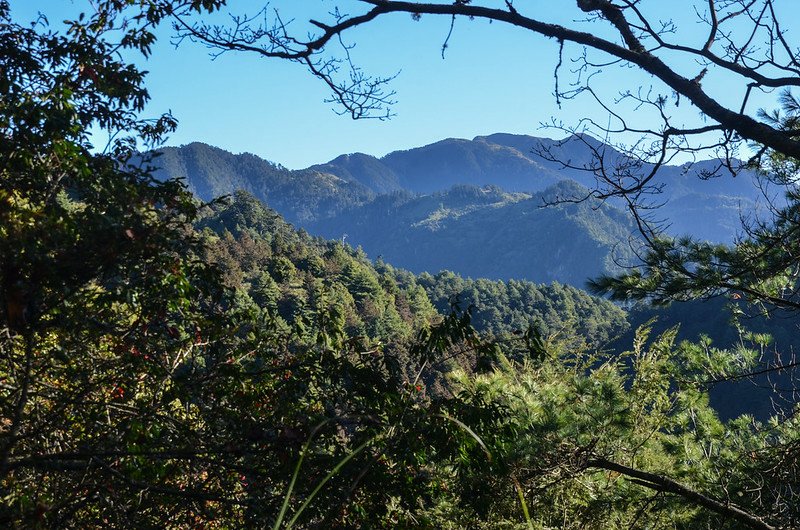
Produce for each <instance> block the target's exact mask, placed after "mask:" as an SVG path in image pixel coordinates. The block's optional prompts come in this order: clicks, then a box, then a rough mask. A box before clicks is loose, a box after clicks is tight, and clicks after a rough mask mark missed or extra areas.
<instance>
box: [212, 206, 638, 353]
mask: <svg viewBox="0 0 800 530" xmlns="http://www.w3.org/2000/svg"><path fill="white" fill-rule="evenodd" d="M198 227H199V228H201V229H204V230H205V233H206V236H207V238H208V241H209V245H210V250H209V254H208V256H207V258H206V259H207V260H208V261H210V262H211V263H214V264H216V265H217V266H218V267H219V268H220V270H221V272H222V274H223V279H224V281H225V283H226V284H227V285H228V286H229V287H232V288H235V289H237V291H238V292H240V293H241V295H242V296H243V297H244V298H243V300H248V303H253V304H255V305H256V306H258V307H260V308H261V309H268V310H271V311H273V312H274V316H275V318H276V322H277V323H278V324H279V325H280V326H281V327H286V326H288V325H289V324H290V323H294V322H296V321H297V319H298V318H300V317H303V316H304V315H307V314H308V313H309V312H312V311H314V310H317V309H319V304H321V303H325V304H334V305H336V306H337V307H338V308H339V311H341V317H342V318H343V322H344V326H345V331H346V332H347V334H348V335H350V336H357V335H363V336H366V337H370V338H372V339H380V340H384V341H390V342H400V343H408V342H409V341H410V340H411V339H412V338H414V337H415V335H416V334H417V333H418V332H419V331H420V330H421V329H423V328H426V327H428V326H429V325H431V324H432V323H434V322H436V320H437V318H441V317H442V316H443V315H447V314H449V313H450V311H451V310H452V306H453V304H456V303H457V304H459V305H460V307H461V308H462V309H464V310H466V309H467V308H469V307H470V306H472V307H473V324H474V325H475V327H476V328H477V329H478V330H479V331H485V332H490V333H491V334H492V335H494V336H496V337H508V336H511V335H513V334H514V333H519V332H524V331H525V330H526V329H528V328H529V327H535V328H537V329H538V330H539V331H540V332H541V333H543V334H544V335H546V336H553V337H557V336H561V338H562V339H564V340H566V338H567V336H569V337H581V339H582V340H583V341H584V342H585V344H586V345H587V346H589V347H601V346H603V345H605V344H606V343H608V341H609V340H611V339H612V338H615V337H617V336H619V335H621V334H622V333H623V332H624V331H626V330H627V322H626V321H625V313H624V312H623V311H622V310H620V309H619V308H617V307H616V306H614V305H613V304H611V303H609V302H607V301H604V300H601V299H599V298H595V297H591V296H588V295H587V294H586V293H585V292H583V291H579V290H578V289H575V288H572V287H568V286H562V285H559V284H556V283H553V284H551V285H541V286H540V285H536V284H533V283H530V282H524V281H512V282H500V281H494V282H492V281H487V280H478V281H473V280H465V279H463V278H461V277H460V276H458V275H456V274H454V273H452V272H441V273H438V274H436V276H432V275H430V274H425V275H422V276H415V275H414V274H411V273H409V272H407V271H404V270H402V269H397V268H395V267H393V266H391V265H390V264H389V263H387V262H384V261H379V262H378V263H377V264H375V265H373V263H372V262H371V261H370V260H369V259H368V258H367V256H366V255H365V254H364V253H363V252H361V251H354V250H353V249H352V247H350V246H349V245H343V244H342V243H341V242H339V241H326V240H324V239H321V238H315V237H312V236H310V235H308V234H307V233H306V232H305V231H302V230H301V231H297V230H295V229H294V228H292V227H291V226H290V225H288V224H287V223H286V222H284V221H283V220H282V219H281V217H280V216H279V215H278V214H277V213H276V212H274V211H272V210H269V209H267V208H266V207H264V205H263V204H262V203H261V202H260V201H258V199H256V198H255V197H254V196H252V195H250V194H248V193H246V192H237V193H236V194H234V197H233V200H232V202H231V203H230V204H228V205H219V206H215V207H214V209H213V210H212V211H210V212H208V213H207V214H206V217H204V218H203V219H201V221H200V222H199V224H198ZM323 300H324V302H323Z"/></svg>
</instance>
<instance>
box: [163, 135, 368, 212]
mask: <svg viewBox="0 0 800 530" xmlns="http://www.w3.org/2000/svg"><path fill="white" fill-rule="evenodd" d="M160 153H161V155H160V156H159V157H157V158H156V159H155V160H154V164H153V165H155V166H156V167H157V168H158V169H157V171H156V173H155V174H156V176H157V177H159V178H175V177H182V178H185V179H186V182H187V184H188V186H189V189H190V190H192V192H194V193H195V194H196V195H197V196H199V197H200V198H202V199H203V200H211V199H213V198H216V197H219V196H222V195H228V194H231V193H233V192H234V191H236V190H246V191H248V192H250V193H252V194H253V195H255V196H256V197H257V198H259V199H261V200H262V201H264V202H266V203H268V204H269V205H270V206H271V207H272V208H274V209H275V210H277V211H278V212H280V213H281V215H283V216H284V217H286V218H287V219H288V220H289V221H292V222H301V223H302V222H307V221H309V220H311V219H315V218H317V217H326V216H328V215H332V214H334V213H336V212H338V211H341V210H342V209H344V208H346V207H349V206H352V205H354V204H361V203H363V202H365V201H367V200H369V199H371V198H372V196H373V193H372V192H371V191H370V190H369V189H367V188H366V187H364V186H362V185H361V184H359V183H358V182H347V181H345V180H343V179H342V178H340V177H337V176H334V175H331V174H329V173H323V172H320V171H315V170H311V169H306V170H301V171H291V170H288V169H286V168H284V167H283V166H280V165H278V164H274V163H272V162H268V161H266V160H264V159H262V158H259V157H257V156H255V155H252V154H248V153H244V154H239V155H235V154H232V153H229V152H227V151H224V150H222V149H219V148H216V147H212V146H209V145H206V144H202V143H192V144H189V145H185V146H182V147H166V148H163V149H162V150H161V151H160Z"/></svg>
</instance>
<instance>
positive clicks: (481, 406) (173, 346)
mask: <svg viewBox="0 0 800 530" xmlns="http://www.w3.org/2000/svg"><path fill="white" fill-rule="evenodd" d="M222 3H223V2H221V1H213V0H207V1H202V2H201V1H195V0H180V1H166V2H150V1H148V2H118V1H116V0H107V1H105V0H104V1H99V2H96V3H95V4H96V13H93V14H91V15H89V16H88V17H85V18H81V19H78V20H77V21H75V22H74V23H72V24H71V25H70V26H69V31H68V32H66V33H60V32H56V31H54V30H51V29H50V28H49V26H48V25H47V24H46V23H44V22H41V23H39V24H37V25H35V26H33V27H30V26H25V25H20V24H18V23H16V22H15V21H14V20H13V18H12V17H11V14H10V12H9V6H8V4H7V3H6V2H5V1H4V0H0V19H1V20H2V24H0V47H2V50H3V55H2V56H3V62H2V69H0V89H1V90H2V92H0V94H1V97H2V105H0V123H1V124H2V127H3V140H4V141H3V142H2V143H1V144H0V171H1V172H2V180H1V181H0V257H2V259H0V315H1V316H2V321H0V331H1V332H2V333H0V493H1V494H2V503H1V504H0V523H2V525H3V526H4V527H9V528H26V527H27V528H242V527H256V528H264V527H267V528H269V527H271V528H274V529H276V530H277V529H282V528H381V527H384V528H398V527H399V528H598V529H599V528H715V529H721V528H742V527H750V528H765V529H768V528H794V527H797V521H798V518H799V517H800V513H798V511H799V510H800V504H799V503H797V502H796V501H797V486H798V478H797V477H798V447H800V446H799V444H800V442H799V441H798V432H799V431H798V427H799V426H798V418H797V417H796V415H794V414H791V413H790V414H783V415H780V414H778V415H774V416H773V417H771V418H769V419H768V420H766V421H756V420H755V419H754V418H753V417H751V416H748V415H742V416H739V417H737V418H735V419H733V420H731V421H728V422H722V421H720V420H719V418H718V416H717V414H716V413H715V411H714V410H713V409H712V408H711V407H710V406H709V396H708V392H707V389H708V386H709V384H710V383H712V382H714V381H717V380H724V379H736V378H739V377H744V376H745V374H747V373H748V372H751V371H757V370H760V369H761V367H760V366H758V365H757V360H758V356H759V353H760V352H759V349H758V346H759V344H760V343H761V342H763V341H761V340H760V338H759V337H755V336H754V337H751V339H752V340H751V341H749V342H752V344H753V347H752V348H751V347H748V342H747V341H742V342H740V344H739V345H738V346H737V347H735V348H732V349H726V350H718V349H714V348H711V347H708V345H707V344H705V343H700V344H691V343H682V344H676V340H675V333H676V331H675V330H674V329H671V330H667V331H665V332H664V333H662V334H660V335H652V334H650V333H648V329H647V326H645V327H644V328H641V329H640V330H639V331H638V332H637V333H636V335H635V337H634V338H633V339H632V341H631V344H629V345H628V347H627V348H626V350H627V351H625V352H623V353H619V354H610V353H605V352H604V350H603V349H602V348H600V347H599V346H602V344H603V343H604V342H605V341H607V340H608V339H609V338H611V337H613V336H615V335H617V334H618V333H620V332H622V331H623V330H624V327H625V324H624V320H623V314H622V312H621V311H620V310H619V309H618V308H616V307H614V306H612V305H610V304H609V303H608V302H606V301H601V300H598V299H594V298H591V297H588V296H586V295H583V294H581V293H579V292H577V291H576V290H574V289H571V288H566V287H562V286H559V285H551V286H549V287H541V286H536V285H533V284H528V283H524V282H508V283H499V282H487V281H472V280H464V279H461V278H460V277H457V276H455V275H452V274H448V273H442V274H439V275H437V276H431V275H423V276H414V275H412V274H410V273H406V272H403V271H400V270H396V269H394V268H392V267H391V266H390V265H388V264H386V263H380V262H379V263H377V264H376V265H374V266H373V265H372V264H371V263H370V262H369V261H368V260H366V259H365V257H364V256H363V254H361V253H359V252H357V251H352V250H351V249H349V248H348V247H345V246H343V245H342V244H341V243H338V242H325V241H322V240H319V239H313V238H311V237H309V236H308V235H307V234H305V233H303V232H297V231H295V230H293V229H291V228H290V227H289V226H288V225H286V224H285V223H284V222H283V221H282V220H281V219H280V218H278V217H277V216H276V215H275V214H274V213H273V212H271V211H270V210H267V209H265V208H263V207H262V206H261V205H260V203H259V202H258V201H256V200H254V199H253V198H252V196H249V195H247V194H237V195H236V196H235V197H234V198H233V200H232V201H231V202H224V201H217V202H215V203H213V204H211V205H205V206H204V205H200V204H199V203H198V202H197V201H196V199H195V198H194V197H193V196H192V195H191V194H190V193H189V192H188V191H186V190H185V189H184V188H183V186H182V185H181V184H180V183H179V182H176V181H166V182H162V181H159V180H157V179H155V178H154V177H152V176H151V174H150V172H149V171H148V170H147V169H146V168H145V169H142V168H141V164H140V162H141V158H140V157H139V156H138V154H137V153H138V152H139V151H140V150H141V148H142V147H145V148H151V147H154V146H155V145H156V144H157V143H158V141H159V140H160V139H161V138H163V135H164V134H166V133H168V132H169V131H170V130H171V129H172V128H173V127H174V125H175V123H174V121H173V120H172V119H171V117H169V116H164V117H162V118H160V119H158V120H155V121H147V120H142V119H141V118H140V116H139V113H140V112H141V111H142V109H143V107H144V105H145V103H146V102H147V100H148V94H147V92H146V90H145V88H144V86H143V78H142V73H141V72H140V71H139V70H137V69H136V68H135V67H134V66H132V65H130V64H128V63H126V62H125V61H123V60H121V59H120V58H119V57H118V55H117V54H116V51H117V50H118V49H120V47H121V49H124V50H126V54H129V53H130V54H132V53H134V52H137V51H138V52H141V53H144V54H147V53H148V52H149V46H150V44H151V42H152V39H153V35H152V34H151V31H152V29H153V28H154V26H155V25H156V24H158V23H159V22H161V21H163V20H164V19H165V18H169V17H172V16H175V14H176V13H177V14H178V15H181V16H183V15H188V14H191V13H194V14H200V15H202V14H205V13H207V12H208V11H212V10H214V9H215V8H217V7H219V6H220V5H221V4H222ZM374 4H376V5H377V6H379V8H380V6H383V5H384V4H395V5H399V4H400V3H397V2H374ZM468 4H469V3H468V2H456V3H455V4H452V7H453V8H457V9H461V8H467V7H470V6H469V5H468ZM578 4H579V5H583V6H584V7H586V9H589V8H590V7H591V5H599V6H601V7H602V6H605V8H606V9H607V10H608V9H611V7H609V6H611V4H609V3H607V2H604V1H602V0H599V1H598V2H578ZM443 6H445V7H451V5H450V4H448V5H444V4H443ZM384 7H385V6H384ZM507 7H508V11H503V12H505V13H509V16H516V10H515V9H514V8H513V7H512V6H511V4H510V3H509V4H507ZM381 9H383V8H381ZM613 13H614V12H611V15H613ZM611 15H608V16H609V17H611ZM639 52H640V51H639V50H638V48H637V53H639ZM642 53H643V52H642ZM790 110H791V109H790ZM93 126H94V127H99V128H100V129H103V130H105V131H107V132H109V133H110V134H111V138H112V141H111V144H110V146H109V148H108V149H107V150H105V151H103V152H98V151H96V150H94V149H93V147H92V145H91V143H90V139H89V136H88V131H89V129H90V127H93ZM787 126H788V125H787ZM143 144H144V145H143ZM768 145H769V144H768ZM779 145H780V144H779ZM770 147H771V148H773V149H774V147H773V146H771V145H770ZM789 154H793V153H789ZM132 160H136V164H131V163H130V162H131V161H132ZM772 160H773V161H775V163H776V164H777V163H781V164H784V163H790V162H791V161H790V160H786V159H783V158H781V152H780V151H779V152H777V153H775V154H773V158H772ZM790 199H792V205H795V204H796V197H794V196H791V195H790ZM793 212H794V210H792V209H791V208H790V209H789V210H787V211H786V212H784V213H785V218H784V217H782V218H780V219H779V221H778V222H777V223H776V225H775V226H769V227H766V229H767V230H771V229H774V231H773V232H763V233H759V234H756V235H757V236H763V237H764V238H766V236H767V235H774V233H775V231H777V232H780V233H781V234H783V235H786V234H785V233H784V232H781V230H783V229H784V228H786V225H787V223H792V222H794V219H795V217H794V216H793V215H794V214H793ZM790 214H791V215H790ZM791 226H793V225H791ZM768 242H769V241H765V240H762V239H759V238H758V237H755V238H754V239H753V240H752V241H747V242H745V243H743V244H742V245H740V246H736V247H732V248H731V247H718V246H711V247H707V246H702V245H701V244H699V243H696V242H690V241H683V242H673V241H671V240H670V241H668V240H659V241H658V242H657V243H658V244H657V245H654V246H653V248H652V249H651V250H652V251H653V253H652V254H648V255H647V256H645V257H646V258H647V266H646V267H645V268H644V269H642V270H641V271H638V272H633V273H631V274H629V275H628V276H625V277H613V278H612V277H608V278H604V279H601V280H599V281H598V282H597V285H596V286H597V288H598V289H601V290H602V289H605V290H607V291H610V292H611V293H613V294H614V295H615V296H619V297H622V296H623V295H629V296H630V297H640V298H646V296H645V294H646V293H648V292H651V293H652V295H654V296H655V297H656V299H657V300H661V301H664V300H666V299H668V298H670V297H678V296H679V295H682V296H689V295H690V294H692V293H696V294H700V293H705V294H708V292H709V291H708V290H709V289H710V288H711V287H709V286H713V285H717V284H715V283H714V282H717V283H719V282H721V281H726V282H732V284H733V287H732V288H737V289H739V290H745V289H747V293H748V296H750V297H752V299H753V300H759V299H760V300H761V301H763V302H765V303H767V302H769V303H771V304H773V306H774V305H783V306H788V305H790V304H792V303H796V301H795V299H794V298H792V297H791V296H785V297H783V298H782V297H781V296H779V294H780V293H783V291H781V292H780V293H779V294H774V292H773V289H774V288H776V285H773V284H770V283H768V281H769V280H771V279H773V278H778V279H779V280H780V281H781V282H783V283H782V284H781V285H780V286H777V287H780V288H781V289H783V288H784V286H785V282H786V281H789V280H791V281H795V278H794V276H791V275H790V274H789V273H788V272H786V267H787V263H786V262H787V260H788V261H789V262H790V263H793V262H791V259H790V258H789V257H787V256H786V255H784V253H785V252H786V247H783V248H778V249H775V250H774V251H772V247H770V250H771V251H770V252H763V246H764V245H767V244H768ZM788 242H795V243H796V241H795V240H791V241H788ZM675 245H683V246H685V247H687V248H686V251H687V252H689V253H690V254H689V256H688V258H687V259H692V260H694V261H695V263H694V264H693V265H691V266H684V261H680V260H676V259H674V258H675V252H677V251H676V249H675V248H674V246H675ZM758 245H761V247H758ZM756 248H758V249H760V252H758V253H757V255H759V256H762V258H763V260H764V261H763V262H757V261H754V260H753V256H752V254H749V252H751V251H753V250H754V249H756ZM791 248H794V247H791ZM723 265H725V266H728V267H739V269H737V272H738V274H737V275H736V276H735V277H733V278H730V277H727V276H726V277H725V278H723V279H720V277H719V276H715V272H718V269H717V268H718V267H721V266H723ZM781 265H783V267H782V268H781ZM715 267H716V268H715ZM753 267H755V268H756V269H758V270H759V271H767V272H770V273H771V276H770V277H769V278H767V279H766V280H765V279H764V278H763V277H760V276H757V277H753V276H752V275H750V276H748V275H747V273H748V272H751V271H753ZM759 267H761V268H760V269H759ZM695 273H697V274H695ZM682 274H683V275H682ZM759 281H760V282H761V283H759ZM776 281H777V280H776ZM765 282H766V283H765ZM453 288H455V289H457V290H458V289H460V291H461V293H462V296H463V300H461V302H462V305H461V306H459V305H457V304H455V303H453V304H451V303H450V299H449V296H448V292H449V291H450V290H451V289H453ZM483 296H488V297H490V298H491V301H490V303H488V304H487V303H484V301H483V300H482V297H483ZM770 296H771V297H772V298H768V297H770ZM759 297H760V298H759ZM446 298H447V302H445V299H446ZM464 302H466V305H463V303H464ZM470 303H474V304H475V306H476V308H475V309H474V310H473V309H472V308H470V307H469V304H470ZM448 306H449V307H448ZM501 320H502V323H500V321H501ZM473 323H475V324H477V325H479V326H480V328H481V329H482V332H479V331H476V329H475V328H474V326H473Z"/></svg>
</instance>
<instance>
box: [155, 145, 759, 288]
mask: <svg viewBox="0 0 800 530" xmlns="http://www.w3.org/2000/svg"><path fill="white" fill-rule="evenodd" d="M596 153H601V154H602V155H603V157H604V159H605V160H607V161H611V162H614V161H619V160H622V159H623V155H622V154H621V153H619V152H618V151H616V150H615V149H614V148H613V147H611V146H607V145H605V144H603V143H602V142H600V141H598V140H596V139H594V138H591V137H589V136H586V135H576V136H572V137H568V138H565V139H563V140H551V139H545V138H535V137H532V136H524V135H511V134H492V135H488V136H478V137H476V138H474V139H472V140H465V139H452V138H451V139H446V140H442V141H440V142H436V143H433V144H430V145H427V146H423V147H419V148H415V149H409V150H404V151H395V152H392V153H389V154H388V155H386V156H384V157H381V158H377V157H373V156H370V155H367V154H363V153H354V154H345V155H341V156H338V157H336V158H334V159H333V160H331V161H329V162H327V163H325V164H318V165H314V166H311V167H309V168H306V169H302V170H289V169H287V168H284V167H283V166H281V165H279V164H275V163H273V162H269V161H266V160H263V159H261V158H259V157H257V156H255V155H252V154H238V155H236V154H232V153H229V152H227V151H224V150H222V149H218V148H215V147H211V146H208V145H205V144H201V143H192V144H189V145H186V146H182V147H168V148H164V149H163V150H161V152H160V156H159V157H158V158H157V159H156V161H155V162H156V164H155V165H156V166H157V167H158V168H159V169H158V171H157V175H158V176H159V177H160V178H174V177H182V178H184V179H185V181H186V183H187V185H188V186H189V188H190V189H191V190H192V191H193V192H194V193H195V194H196V195H198V196H199V197H200V198H202V199H203V200H211V199H213V198H215V197H218V196H221V195H226V194H231V193H233V192H234V191H236V190H246V191H248V192H250V193H252V194H253V195H254V196H256V197H258V198H259V199H260V200H262V201H263V202H265V203H266V204H268V205H269V206H270V207H272V208H274V209H275V210H276V211H278V212H279V213H280V214H281V215H283V216H284V217H285V218H286V219H287V220H288V221H290V222H291V223H293V224H295V225H297V226H298V227H302V228H304V229H306V230H308V231H309V232H311V233H313V234H316V235H321V236H324V237H327V238H331V239H344V240H346V241H347V242H348V243H350V244H351V245H353V246H361V247H362V248H363V249H364V250H365V251H366V252H367V253H368V255H370V256H372V257H373V258H374V257H377V256H383V257H384V258H385V259H387V260H388V261H389V262H391V263H392V264H393V265H396V266H400V267H404V268H407V269H409V270H412V271H414V272H423V271H427V272H431V273H436V272H437V271H439V270H441V269H452V270H454V271H456V272H458V273H460V274H463V275H466V276H471V277H486V278H496V279H507V278H517V279H526V280H532V281H536V282H547V281H553V280H555V281H560V282H565V283H569V284H572V285H576V286H579V287H582V286H583V285H584V282H585V280H586V279H587V278H589V277H592V276H596V275H598V274H601V273H613V272H615V271H617V270H619V268H620V267H621V266H627V265H629V264H630V263H631V259H632V256H633V252H632V250H631V244H630V241H631V240H632V239H633V240H635V237H636V231H635V226H634V224H633V222H632V219H631V218H630V216H629V215H628V214H627V213H625V212H624V211H623V210H622V209H620V208H618V207H617V206H619V204H616V203H615V202H614V201H613V200H611V201H607V202H605V203H603V202H600V201H598V200H592V199H590V200H585V201H582V202H574V201H571V199H574V198H578V197H585V196H587V195H589V189H591V188H593V187H595V186H596V184H597V183H596V180H595V176H594V174H593V173H592V172H590V171H588V170H587V168H590V167H591V165H592V156H593V154H596ZM716 165H717V164H716V162H714V161H703V162H698V163H696V164H694V165H693V166H691V167H689V166H686V165H684V166H664V167H662V168H661V170H660V172H659V174H658V179H659V180H658V181H656V182H654V184H655V185H656V186H659V185H661V184H665V186H664V187H663V191H662V193H661V194H660V195H658V196H656V197H655V198H654V200H655V201H658V202H663V203H664V205H663V206H662V207H661V208H660V209H659V210H657V215H658V216H659V217H662V218H666V219H668V220H669V222H670V223H671V226H670V231H671V233H673V234H675V235H681V234H683V233H689V232H691V233H692V234H694V235H695V236H696V237H700V238H703V239H708V240H711V241H718V242H729V241H732V240H733V238H734V237H735V236H736V233H737V229H739V227H740V218H741V215H740V212H742V211H745V210H751V209H752V208H753V207H754V204H755V203H756V201H758V199H759V192H758V188H757V187H756V186H753V179H754V178H755V176H754V175H753V174H751V173H747V172H742V173H740V174H739V175H738V176H737V177H735V178H734V177H731V176H729V175H728V176H721V177H719V178H698V176H697V175H698V174H701V175H704V176H706V174H707V173H711V172H712V170H713V169H714V168H715V166H716ZM648 170H649V167H648V166H647V165H644V166H642V168H641V171H648ZM550 203H556V204H554V205H552V204H551V205H550V206H546V207H545V205H547V204H550ZM634 246H635V243H634Z"/></svg>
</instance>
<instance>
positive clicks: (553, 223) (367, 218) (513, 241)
mask: <svg viewBox="0 0 800 530" xmlns="http://www.w3.org/2000/svg"><path fill="white" fill-rule="evenodd" d="M580 191H581V190H580V187H579V186H578V185H577V184H575V183H572V182H568V181H565V182H562V183H559V184H558V185H557V186H555V187H552V188H549V189H548V190H547V192H545V194H544V195H542V194H537V195H535V196H534V195H528V194H510V193H506V192H503V191H501V190H499V189H498V188H483V189H481V188H477V187H470V186H459V187H456V188H454V189H452V190H450V191H448V192H445V193H436V194H431V195H426V196H421V197H414V196H411V195H409V194H407V193H397V194H393V195H388V196H382V197H378V198H376V199H375V200H374V201H372V202H370V203H367V204H365V205H363V206H360V207H357V208H353V209H351V210H348V211H345V212H343V213H342V214H341V215H338V216H336V217H334V218H331V219H327V220H325V221H321V222H316V223H313V224H310V225H309V227H308V228H309V230H310V231H311V232H312V233H316V234H319V235H322V236H324V237H328V238H333V239H341V238H346V241H347V242H349V243H351V244H353V245H360V246H362V247H363V248H364V250H365V251H366V252H367V253H368V254H369V255H371V256H382V257H383V258H384V259H386V260H387V261H389V262H390V263H393V264H395V265H397V266H399V267H403V268H407V269H409V270H412V271H415V272H422V271H428V272H433V273H435V272H437V271H439V270H442V269H451V270H454V271H456V272H458V273H460V274H463V275H465V276H470V277H474V278H478V277H483V278H495V279H508V278H517V279H527V280H531V281H536V282H549V281H559V282H563V283H568V284H571V285H576V286H582V285H583V284H584V282H585V281H586V279H587V278H589V277H592V276H595V275H597V274H601V273H604V272H612V271H614V270H616V269H617V267H616V265H615V264H614V256H615V255H616V256H617V258H619V259H621V260H623V261H624V260H626V259H627V258H629V257H630V256H629V253H628V249H627V246H625V245H624V244H620V243H622V242H625V241H627V239H628V237H629V235H630V234H631V232H632V229H633V227H632V225H631V224H630V222H629V221H628V219H627V218H626V216H625V215H624V214H623V213H622V212H620V211H618V210H616V209H614V208H611V207H609V206H606V205H602V204H598V203H592V202H585V203H580V204H563V205H560V206H553V207H548V208H542V207H541V206H542V203H543V202H542V199H543V196H547V197H549V198H551V199H552V198H553V197H554V196H555V195H561V194H568V193H572V192H576V193H577V192H580Z"/></svg>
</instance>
